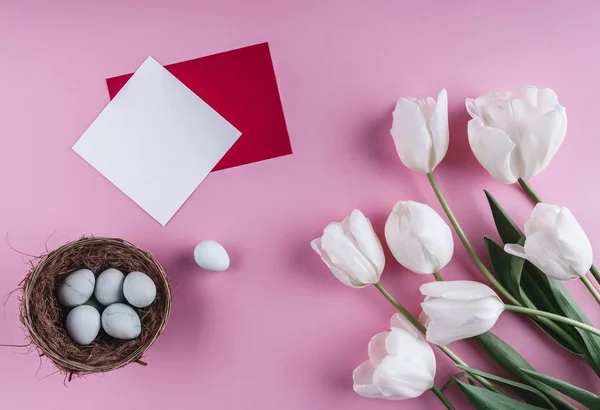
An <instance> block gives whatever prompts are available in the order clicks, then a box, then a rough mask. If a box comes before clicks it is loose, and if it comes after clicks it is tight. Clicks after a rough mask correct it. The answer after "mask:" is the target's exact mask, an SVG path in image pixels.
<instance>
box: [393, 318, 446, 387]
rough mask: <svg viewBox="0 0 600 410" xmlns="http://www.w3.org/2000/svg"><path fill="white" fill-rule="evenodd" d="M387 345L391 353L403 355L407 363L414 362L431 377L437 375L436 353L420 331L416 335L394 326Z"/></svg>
mask: <svg viewBox="0 0 600 410" xmlns="http://www.w3.org/2000/svg"><path fill="white" fill-rule="evenodd" d="M411 326H412V325H411ZM415 330H416V329H415ZM385 347H386V350H387V352H388V353H389V354H391V355H395V356H399V357H403V358H404V359H405V360H406V362H407V363H409V362H410V363H413V362H414V363H415V366H414V367H419V368H423V369H424V370H426V371H427V372H428V374H429V375H430V376H431V378H433V377H434V376H435V367H436V366H435V355H434V354H433V350H432V349H431V346H429V343H427V341H426V340H425V338H424V337H423V336H422V335H421V334H420V333H419V334H418V336H417V337H415V336H413V335H411V334H410V333H408V332H407V331H405V330H403V329H400V328H392V330H391V331H390V332H389V335H388V336H387V338H386V339H385Z"/></svg>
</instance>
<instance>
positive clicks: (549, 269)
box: [524, 229, 591, 280]
mask: <svg viewBox="0 0 600 410" xmlns="http://www.w3.org/2000/svg"><path fill="white" fill-rule="evenodd" d="M524 248H525V252H526V253H527V256H528V260H529V261H530V262H531V263H533V264H534V265H536V266H537V267H538V268H539V269H540V270H542V271H543V272H544V273H545V274H546V275H548V276H550V277H552V278H554V279H558V280H571V279H577V278H579V274H577V273H576V272H574V271H573V270H572V269H571V267H570V266H569V265H568V263H567V261H566V260H564V259H563V258H562V256H561V255H560V254H559V252H560V251H559V249H560V242H559V240H558V235H557V231H556V229H543V230H539V231H536V232H533V233H532V234H531V235H529V236H528V237H527V239H526V240H525V246H524ZM534 255H535V256H534ZM590 265H591V263H590Z"/></svg>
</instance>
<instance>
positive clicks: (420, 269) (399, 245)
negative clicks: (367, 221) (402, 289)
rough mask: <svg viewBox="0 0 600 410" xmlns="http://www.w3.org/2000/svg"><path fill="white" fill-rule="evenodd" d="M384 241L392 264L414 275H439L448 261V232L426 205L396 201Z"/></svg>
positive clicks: (450, 247) (451, 249)
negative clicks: (390, 255)
mask: <svg viewBox="0 0 600 410" xmlns="http://www.w3.org/2000/svg"><path fill="white" fill-rule="evenodd" d="M385 239H386V241H387V244H388V247H389V248H390V250H391V251H392V254H393V255H394V257H395V258H396V260H397V261H398V262H399V263H400V264H401V265H402V266H404V267H405V268H407V269H410V270H411V271H413V272H416V273H423V274H427V273H434V272H439V271H440V269H442V268H443V267H444V266H446V264H447V263H448V262H450V259H452V253H453V252H454V241H453V239H452V231H451V230H450V227H449V226H448V225H447V224H446V222H444V220H443V219H442V218H441V217H440V215H439V214H438V213H437V212H435V211H434V210H433V208H431V207H430V206H429V205H425V204H421V203H419V202H413V201H400V202H398V203H397V204H396V205H395V206H394V210H393V211H392V213H390V216H389V217H388V219H387V222H386V223H385Z"/></svg>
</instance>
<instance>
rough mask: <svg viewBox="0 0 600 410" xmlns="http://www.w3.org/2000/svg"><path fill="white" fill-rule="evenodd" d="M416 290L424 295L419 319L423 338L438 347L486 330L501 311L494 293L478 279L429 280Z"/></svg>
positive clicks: (502, 307) (501, 307) (500, 304)
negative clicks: (425, 331) (423, 328)
mask: <svg viewBox="0 0 600 410" xmlns="http://www.w3.org/2000/svg"><path fill="white" fill-rule="evenodd" d="M420 291H421V293H422V294H423V295H425V301H424V302H423V303H421V307H422V308H423V315H422V316H421V317H420V319H421V322H422V323H423V324H424V325H425V327H427V333H426V338H427V340H428V341H429V342H431V343H434V344H436V345H440V346H445V345H447V344H449V343H452V342H454V341H457V340H461V339H467V338H470V337H473V336H478V335H480V334H482V333H485V332H487V331H488V330H490V329H491V328H492V327H493V326H494V324H495V323H496V320H498V317H499V316H500V314H501V313H502V312H503V310H504V303H502V301H501V300H500V298H499V297H498V295H496V293H495V292H494V291H493V290H492V289H491V288H490V287H489V286H486V285H484V284H483V283H479V282H473V281H468V280H458V281H447V282H430V283H425V284H424V285H422V286H421V288H420Z"/></svg>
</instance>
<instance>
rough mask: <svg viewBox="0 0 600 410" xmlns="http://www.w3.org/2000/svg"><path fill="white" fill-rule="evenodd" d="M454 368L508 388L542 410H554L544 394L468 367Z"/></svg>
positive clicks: (459, 366)
mask: <svg viewBox="0 0 600 410" xmlns="http://www.w3.org/2000/svg"><path fill="white" fill-rule="evenodd" d="M456 367H458V368H459V369H462V370H464V371H466V372H467V373H469V374H471V375H475V376H480V377H484V378H486V379H488V380H491V381H493V382H495V383H496V384H500V385H503V386H505V387H508V388H510V389H511V390H512V391H513V392H515V394H518V395H519V396H520V397H521V398H522V399H523V400H525V401H526V402H527V403H529V404H533V405H536V406H542V408H545V409H549V410H556V406H555V405H554V404H553V403H552V402H551V401H550V400H549V399H548V397H546V395H544V393H542V392H540V391H539V390H537V389H535V388H533V387H531V386H528V385H526V384H523V383H519V382H516V381H513V380H510V379H506V378H504V377H500V376H496V375H495V374H491V373H487V372H484V371H481V370H477V369H473V368H471V367H468V366H463V365H460V364H457V365H456Z"/></svg>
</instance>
